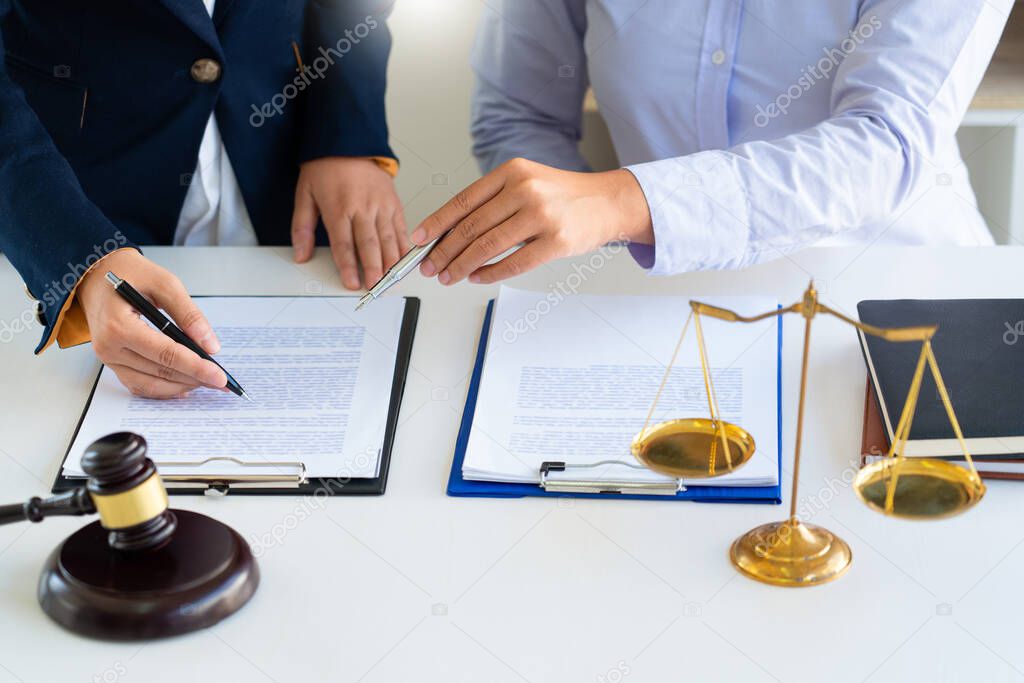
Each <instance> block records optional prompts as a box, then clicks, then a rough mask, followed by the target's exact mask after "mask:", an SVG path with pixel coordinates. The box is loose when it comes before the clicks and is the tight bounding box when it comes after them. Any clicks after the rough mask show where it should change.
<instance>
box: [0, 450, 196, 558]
mask: <svg viewBox="0 0 1024 683" xmlns="http://www.w3.org/2000/svg"><path fill="white" fill-rule="evenodd" d="M82 471H84V472H85V473H86V474H87V475H89V480H88V482H87V483H86V485H85V486H83V487H81V488H77V489H73V490H71V491H65V492H64V493H59V494H57V495H55V496H52V497H50V498H46V499H43V498H39V497H38V496H36V497H33V498H30V499H29V500H28V501H27V502H25V503H22V504H20V505H19V504H15V505H3V506H0V524H9V523H11V522H20V521H24V520H28V521H30V522H41V521H43V519H45V518H47V517H52V516H57V515H76V516H77V515H91V514H93V513H96V512H98V513H99V515H100V524H101V525H102V526H103V528H104V529H107V530H108V531H109V535H108V536H107V542H108V543H109V544H110V547H111V548H113V549H115V550H127V551H133V550H148V549H152V548H157V547H159V546H161V545H163V544H164V543H166V542H167V541H168V540H169V539H170V538H171V535H172V534H174V530H175V529H176V528H177V526H178V520H177V518H176V517H175V516H174V513H173V512H171V511H170V510H168V500H167V490H166V489H165V488H164V485H163V482H161V481H160V476H159V475H158V474H157V471H156V466H155V465H154V464H153V461H152V460H150V459H149V458H147V457H146V440H145V439H143V438H142V437H141V436H139V435H138V434H132V433H131V432H119V433H117V434H111V435H109V436H105V437H103V438H102V439H99V440H98V441H96V442H94V443H93V444H92V445H91V446H89V448H88V450H87V451H86V452H85V455H84V456H82Z"/></svg>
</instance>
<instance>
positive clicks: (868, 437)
mask: <svg viewBox="0 0 1024 683" xmlns="http://www.w3.org/2000/svg"><path fill="white" fill-rule="evenodd" d="M889 445H890V444H889V436H888V435H887V434H886V431H885V423H884V422H883V421H882V411H881V408H879V404H878V398H877V397H876V396H875V387H874V385H873V384H872V383H871V376H870V375H868V382H867V389H866V390H865V391H864V427H863V429H862V430H861V441H860V454H861V455H860V465H861V467H864V466H865V465H867V464H868V459H869V458H872V459H873V458H874V457H885V455H886V454H887V453H888V452H889ZM960 462H963V461H962V460H961V461H960ZM986 463H999V464H1000V465H1001V466H1004V467H1005V466H1007V465H1010V464H1012V465H1013V466H1018V467H1019V468H1020V471H1019V472H992V471H986V470H985V469H984V468H985V464H986ZM974 464H975V466H976V467H977V468H978V474H980V475H981V476H982V478H983V479H1013V480H1020V481H1024V459H1016V458H1014V459H1007V458H1001V459H999V460H994V459H991V458H988V459H986V458H978V457H975V458H974Z"/></svg>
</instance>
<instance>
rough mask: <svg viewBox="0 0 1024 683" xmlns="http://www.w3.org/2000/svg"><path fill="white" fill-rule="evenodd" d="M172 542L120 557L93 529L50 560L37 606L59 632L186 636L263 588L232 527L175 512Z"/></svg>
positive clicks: (105, 637)
mask: <svg viewBox="0 0 1024 683" xmlns="http://www.w3.org/2000/svg"><path fill="white" fill-rule="evenodd" d="M172 512H173V514H174V516H175V517H176V518H177V522H178V526H177V529H176V530H175V532H174V535H173V536H171V538H170V539H169V540H168V541H167V542H166V543H165V544H164V545H162V546H159V547H157V548H155V549H152V550H140V551H132V552H126V551H120V550H114V549H113V548H111V547H110V545H109V544H108V543H107V534H108V531H107V530H106V529H104V528H103V527H102V526H100V523H99V522H93V523H92V524H89V525H87V526H85V527H82V528H81V529H79V530H78V531H76V532H75V533H73V534H72V535H71V536H69V537H68V538H67V539H66V540H65V541H64V542H63V543H62V544H60V545H59V546H57V548H56V550H54V551H53V553H51V554H50V557H49V559H47V561H46V564H45V566H44V567H43V573H42V575H41V576H40V577H39V591H38V597H39V604H40V605H41V606H42V608H43V611H44V612H46V614H47V615H49V616H50V617H51V618H52V619H53V620H54V621H56V622H57V623H58V624H60V625H61V626H63V627H65V628H67V629H69V630H71V631H74V632H75V633H79V634H81V635H84V636H89V637H92V638H100V639H103V640H146V639H151V638H162V637H165V636H173V635H178V634H181V633H188V632H189V631H195V630H198V629H201V628H206V627H207V626H212V625H213V624H216V623H217V622H218V621H220V620H221V619H223V618H225V617H227V616H229V615H231V614H234V613H235V612H236V611H238V610H239V609H240V608H241V607H242V606H243V605H244V604H245V603H246V602H248V600H249V598H251V597H252V594H253V593H254V592H255V591H256V586H257V585H258V584H259V579H260V576H259V569H258V568H257V566H256V560H255V559H253V556H252V552H251V551H250V549H249V544H248V543H246V542H245V540H244V539H243V538H242V537H241V536H239V535H238V533H237V532H236V531H235V530H234V529H232V528H231V527H229V526H227V525H225V524H222V523H220V522H218V521H217V520H215V519H211V518H210V517H207V516H205V515H200V514H198V513H195V512H189V511H187V510H173V511H172Z"/></svg>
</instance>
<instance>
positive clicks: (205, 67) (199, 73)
mask: <svg viewBox="0 0 1024 683" xmlns="http://www.w3.org/2000/svg"><path fill="white" fill-rule="evenodd" d="M220 71H221V68H220V64H219V63H218V62H217V60H215V59H207V58H205V57H204V58H203V59H197V60H196V61H195V62H194V63H193V64H192V70H191V74H192V80H194V81H195V82H196V83H213V82H214V81H216V80H217V79H218V78H220Z"/></svg>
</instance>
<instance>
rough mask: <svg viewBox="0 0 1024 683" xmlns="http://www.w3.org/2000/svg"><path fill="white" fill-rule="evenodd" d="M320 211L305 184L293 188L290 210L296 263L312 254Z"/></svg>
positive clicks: (301, 261)
mask: <svg viewBox="0 0 1024 683" xmlns="http://www.w3.org/2000/svg"><path fill="white" fill-rule="evenodd" d="M319 218H320V211H319V210H318V209H317V207H316V200H314V199H313V194H312V193H311V192H310V191H309V189H308V188H307V187H306V186H305V185H298V186H296V188H295V209H294V210H293V211H292V247H293V248H294V253H295V262H296V263H305V262H306V261H308V260H309V259H310V258H312V256H313V243H314V235H315V233H316V225H317V221H318V219H319Z"/></svg>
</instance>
